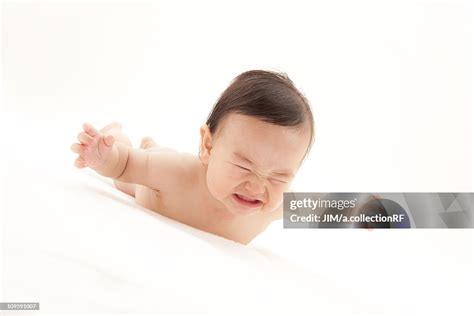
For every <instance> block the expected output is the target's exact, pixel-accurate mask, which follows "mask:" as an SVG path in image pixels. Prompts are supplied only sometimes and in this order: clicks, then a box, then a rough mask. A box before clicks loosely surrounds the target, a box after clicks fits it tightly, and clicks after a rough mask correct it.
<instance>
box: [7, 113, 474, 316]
mask: <svg viewBox="0 0 474 316" xmlns="http://www.w3.org/2000/svg"><path fill="white" fill-rule="evenodd" d="M38 117H43V118H44V116H31V117H30V116H28V117H24V116H23V115H9V116H8V119H5V117H4V121H3V125H2V130H3V131H2V135H3V137H2V138H3V144H5V146H7V147H6V148H10V149H11V150H10V151H9V152H7V151H5V152H4V155H3V159H4V160H5V161H4V163H2V167H3V170H2V171H3V175H2V180H4V181H3V186H4V187H3V189H2V193H3V194H2V200H1V204H0V205H1V208H2V217H1V221H2V230H3V234H2V236H3V241H2V242H3V247H2V271H3V280H2V285H3V293H2V299H1V301H3V302H10V301H11V302H40V312H39V313H38V312H35V315H37V314H40V315H48V314H51V313H60V314H63V315H65V314H69V313H73V312H74V313H83V314H87V315H92V314H105V313H112V314H118V313H130V314H133V315H138V314H140V313H153V314H174V313H186V314H200V313H205V314H220V315H222V314H230V313H232V314H272V313H273V314H275V313H277V314H280V313H283V314H290V313H291V314H321V315H333V314H335V315H356V314H360V315H370V314H373V315H380V314H384V315H392V314H393V315H400V314H402V313H404V312H410V311H414V312H420V313H421V312H430V313H435V312H440V313H444V312H447V311H452V312H453V313H454V314H456V315H461V314H466V315H468V314H470V313H471V312H472V306H470V305H469V304H468V300H467V298H468V297H469V293H471V294H472V282H471V281H472V262H473V261H472V251H470V250H469V249H468V248H466V246H472V240H466V238H472V230H471V233H469V231H468V230H465V231H464V232H462V235H461V234H458V235H457V236H458V237H452V238H457V239H456V240H454V239H451V241H452V242H453V243H450V239H449V238H451V237H449V236H447V233H448V232H447V231H445V232H444V233H445V236H444V237H442V238H438V239H434V238H431V243H430V242H427V243H425V244H422V242H423V236H422V235H421V234H417V232H416V231H412V232H411V235H410V236H408V237H407V235H404V236H402V235H401V234H398V235H396V233H395V232H391V235H390V236H392V237H390V238H389V237H388V235H387V234H385V235H384V234H378V232H371V233H367V232H365V231H364V232H358V233H357V234H356V233H352V234H353V235H352V238H351V239H347V240H344V243H342V242H341V238H340V237H339V239H334V240H332V239H329V238H333V237H335V236H337V235H339V236H348V235H347V234H348V233H349V232H344V233H343V232H341V231H332V232H327V233H325V234H324V235H323V234H322V233H321V235H319V236H320V237H321V239H319V241H318V239H313V241H312V242H306V243H305V239H303V238H306V237H308V236H309V235H308V234H309V233H310V232H309V231H304V232H303V231H298V232H297V231H293V232H292V233H291V235H290V233H289V232H288V233H287V235H286V236H287V237H289V238H285V235H284V234H282V233H281V230H280V229H276V228H275V227H276V226H274V227H273V233H272V232H271V231H272V229H271V230H270V232H269V233H265V234H264V235H263V236H262V237H261V238H259V239H258V240H256V242H255V243H252V244H250V245H249V246H243V245H240V244H237V243H234V242H231V241H228V240H226V239H223V238H220V237H218V236H214V235H211V234H208V233H205V232H202V231H199V230H196V229H193V228H191V227H188V226H185V225H182V224H180V223H177V222H175V221H172V220H169V219H167V218H165V217H163V216H160V215H159V214H156V213H154V212H151V211H149V210H146V209H144V208H142V207H140V206H138V205H137V204H136V203H135V202H134V201H133V199H132V198H131V197H129V196H127V195H126V194H124V193H122V192H120V191H118V190H116V189H115V188H114V187H113V186H112V181H111V180H110V179H105V178H102V177H100V176H98V175H96V174H95V173H94V172H92V171H90V170H78V169H75V168H74V167H73V165H72V162H73V160H74V158H75V157H74V155H73V154H72V153H71V152H69V146H70V144H71V142H72V141H74V138H75V136H76V134H77V133H78V132H79V131H78V130H77V127H78V126H80V124H79V125H78V122H80V120H75V119H71V118H69V119H67V117H68V116H67V115H64V117H62V118H61V119H55V118H54V117H49V118H48V119H44V120H42V119H38ZM19 126H21V127H22V128H18V127H19ZM280 224H281V223H280ZM277 225H278V224H277ZM275 231H278V232H279V233H278V234H274V232H275ZM285 233H286V231H285ZM312 233H314V232H312ZM366 233H367V234H366ZM385 233H387V232H385ZM388 233H390V232H388ZM344 234H345V235H344ZM298 236H299V238H300V239H298ZM303 236H304V237H303ZM312 236H313V238H314V236H315V235H312ZM331 236H332V237H331ZM362 236H363V237H362ZM425 236H429V235H425ZM451 236H453V235H451ZM328 237H329V238H328ZM278 238H279V239H278ZM322 238H326V239H324V240H323V239H322ZM270 239H271V240H273V243H271V242H268V241H269V240H270ZM315 240H316V242H314V241H315ZM443 240H444V243H443V242H442V241H443ZM275 241H278V243H276V242H275ZM306 241H308V239H306ZM425 241H426V237H425ZM280 242H281V243H280ZM298 242H300V244H298ZM460 242H461V244H460ZM357 243H359V244H358V246H356V244H357ZM402 244H403V245H402ZM268 245H273V246H272V247H273V248H271V247H268ZM302 245H304V246H302ZM384 245H386V247H388V248H390V247H391V249H392V250H390V249H389V250H387V249H386V247H384ZM279 246H281V247H282V251H278V248H279ZM420 246H422V247H423V248H419V247H420ZM304 247H306V248H304ZM275 249H277V251H274V250H275ZM285 249H286V252H285ZM275 253H278V255H276V254H275ZM390 253H393V257H392V256H391V255H390ZM285 254H286V255H285ZM290 254H292V255H290ZM282 256H283V257H284V258H283V257H282ZM298 256H299V257H298ZM400 257H402V258H403V259H402V260H400ZM304 258H307V260H304ZM397 258H398V260H400V261H398V262H394V261H393V260H397ZM298 260H299V261H298ZM430 284H434V286H432V285H430ZM436 285H438V286H436ZM447 293H452V295H451V294H447ZM443 298H444V300H443ZM5 314H6V315H9V314H8V313H5ZM10 314H11V315H13V314H14V315H20V313H19V312H11V313H10Z"/></svg>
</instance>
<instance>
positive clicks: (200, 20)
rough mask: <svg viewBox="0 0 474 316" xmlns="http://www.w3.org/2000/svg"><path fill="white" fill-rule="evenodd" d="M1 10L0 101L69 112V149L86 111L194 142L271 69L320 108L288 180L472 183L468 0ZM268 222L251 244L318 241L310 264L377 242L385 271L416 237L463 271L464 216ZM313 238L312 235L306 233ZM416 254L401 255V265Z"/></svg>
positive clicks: (101, 4)
mask: <svg viewBox="0 0 474 316" xmlns="http://www.w3.org/2000/svg"><path fill="white" fill-rule="evenodd" d="M1 21H2V23H1V27H2V65H1V67H2V91H1V92H2V104H1V106H2V116H4V118H8V117H9V116H8V115H15V116H18V115H19V116H25V117H29V118H30V119H34V120H37V122H38V124H35V128H37V127H38V126H41V122H44V124H48V122H51V121H55V122H60V121H61V119H62V118H64V120H65V121H67V122H71V120H72V121H75V122H76V124H75V125H74V126H70V125H68V126H64V129H62V130H58V131H57V132H58V135H51V138H61V139H62V140H64V151H68V150H69V145H70V143H72V142H74V141H75V136H76V134H77V133H78V132H79V130H80V127H81V124H82V122H84V121H88V122H91V123H92V124H95V125H97V126H98V127H101V126H102V125H104V124H106V123H108V122H110V121H120V122H122V124H123V126H124V131H125V132H126V133H127V134H129V135H130V137H131V139H132V142H133V143H134V145H138V143H139V140H140V138H141V137H142V136H145V135H149V136H153V137H154V138H155V139H156V141H157V142H158V143H160V144H162V145H164V146H168V147H173V148H176V149H178V150H181V151H188V152H194V153H197V147H198V140H199V127H200V126H201V124H203V123H204V122H205V120H206V117H207V115H208V113H209V111H210V110H211V108H212V106H213V104H214V103H215V102H216V100H217V98H218V96H219V95H220V93H222V92H223V90H224V89H225V88H226V87H227V86H228V84H229V83H230V81H231V80H232V79H233V78H234V77H235V76H237V75H238V74H239V73H241V72H243V71H246V70H250V69H268V70H279V71H284V72H286V73H287V74H288V75H289V76H290V78H291V79H292V80H293V81H294V83H295V85H296V86H297V87H298V88H299V89H300V90H301V91H302V92H303V93H304V94H305V95H306V96H307V97H308V99H309V100H310V102H311V104H312V107H313V111H314V116H315V121H316V142H315V145H314V148H313V151H312V153H311V155H310V156H309V157H308V159H307V161H306V162H305V164H304V165H303V167H302V169H301V170H300V173H299V174H298V176H297V178H296V180H295V182H294V186H293V189H294V190H299V191H315V192H317V191H323V192H338V191H339V192H341V191H349V192H357V191H360V192H365V191H369V192H371V191H372V192H384V191H385V192H387V191H404V192H443V191H447V192H463V191H472V190H473V187H474V183H473V179H474V176H473V167H472V161H473V156H472V148H473V135H472V101H473V87H472V86H473V78H472V73H473V72H472V70H473V69H472V67H473V63H472V56H473V49H472V43H473V4H472V2H471V1H300V0H293V1H274V0H272V1H244V0H241V1H235V2H224V1H141V2H139V3H135V2H123V1H121V2H120V3H115V2H114V1H82V2H55V3H42V2H40V1H28V2H24V1H9V2H6V1H4V2H3V5H2V16H1ZM15 113H16V114H15ZM16 128H17V129H16V130H15V131H11V130H8V131H6V130H4V131H3V137H8V138H13V139H15V137H18V142H19V146H31V148H32V152H35V150H41V148H43V146H42V145H43V142H47V140H45V139H37V138H35V130H34V129H32V128H30V127H29V126H16ZM20 135H22V136H21V137H20ZM69 139H70V142H69V141H68V140H69ZM20 140H21V142H20ZM25 142H26V143H25ZM67 155H69V156H67V157H70V161H67V163H70V165H71V168H73V167H72V166H73V165H72V164H73V161H74V159H75V157H74V155H73V154H72V153H70V154H67ZM65 157H66V155H65ZM32 159H45V160H47V159H49V158H48V154H47V152H46V153H44V152H43V153H42V154H41V155H33V154H32ZM7 185H8V184H7ZM277 230H278V231H280V227H272V228H271V229H270V230H269V232H267V233H265V234H264V235H262V236H261V237H260V239H259V240H257V244H260V245H265V246H269V247H273V249H279V251H280V252H281V253H284V254H286V255H288V256H295V258H297V259H298V260H301V263H302V264H303V265H304V264H305V262H306V261H304V260H306V259H307V258H311V260H312V261H311V264H313V263H314V262H315V261H317V259H318V258H319V256H321V257H324V259H325V261H324V262H321V265H320V266H319V267H318V268H319V269H324V268H325V267H329V266H332V265H336V266H340V267H347V265H348V264H349V263H348V262H347V257H348V256H349V257H352V258H357V257H358V254H359V253H361V251H362V253H364V254H365V257H364V258H363V259H359V260H354V261H353V262H350V267H352V268H353V269H354V270H357V269H364V268H365V269H367V267H368V266H370V265H371V264H372V263H374V261H375V262H377V260H376V259H377V258H380V256H385V258H386V259H387V260H388V261H386V262H385V266H380V265H378V264H375V265H374V267H373V269H375V270H372V271H379V272H383V271H386V269H387V262H388V263H389V264H390V263H392V264H393V267H395V266H397V265H400V264H401V262H405V260H408V261H409V260H410V259H409V258H410V257H409V256H411V255H413V254H415V253H417V254H418V255H419V258H423V256H426V262H423V260H421V261H417V262H416V263H413V264H414V266H415V267H418V268H420V269H428V270H429V269H430V268H427V266H428V265H430V264H431V263H433V261H435V262H436V264H438V265H439V266H437V267H447V269H449V270H452V271H453V272H452V273H454V275H455V276H456V279H459V278H461V279H462V278H464V277H466V276H467V277H470V278H472V266H471V268H470V269H469V268H468V264H472V262H473V251H472V247H473V241H472V238H473V233H472V230H468V231H422V230H418V231H409V232H403V233H399V232H396V233H395V232H378V231H377V232H366V231H362V232H361V231H357V232H355V231H344V232H343V231H331V232H315V231H291V232H290V231H285V232H284V234H283V235H282V234H280V235H278V234H276V233H275V232H276V231H277ZM395 234H398V235H397V236H396V238H395V239H394V238H393V236H394V235H395ZM374 236H377V237H376V238H377V239H374ZM309 240H310V241H311V242H309ZM322 240H323V241H322ZM303 241H305V242H306V243H303V244H302V242H303ZM296 242H298V243H299V245H302V246H300V247H295V246H294V245H295V243H296ZM309 244H311V245H315V244H316V245H317V250H314V251H312V250H313V249H309V250H308V249H307V248H306V249H302V248H304V247H306V246H307V245H309ZM315 248H316V246H315ZM335 249H336V250H335ZM298 250H299V252H298ZM420 251H421V254H420ZM367 254H369V255H367ZM372 254H373V256H372ZM328 256H334V257H333V258H334V260H328ZM329 258H330V257H329ZM456 262H462V264H461V265H460V266H459V265H457V264H456ZM307 265H309V264H307ZM389 267H392V266H389ZM435 267H436V266H435ZM412 268H413V265H410V264H406V263H404V264H402V270H401V271H399V272H398V273H399V276H400V277H402V276H403V275H406V273H407V271H408V270H409V269H412ZM431 269H433V270H432V271H433V272H434V271H435V270H436V268H433V267H431ZM429 271H431V270H429ZM394 273H395V276H396V275H397V274H396V272H394ZM465 273H470V274H468V275H466V274H465ZM346 277H348V278H349V279H351V278H353V280H354V282H360V281H361V280H363V276H357V275H352V276H346ZM425 277H426V279H424V280H422V281H426V282H428V281H430V279H429V277H428V274H426V275H425ZM443 278H444V279H443V280H445V281H446V282H447V283H446V284H448V283H449V284H451V285H453V286H456V285H458V286H459V284H457V283H456V282H455V281H450V280H453V279H452V278H451V277H450V276H449V275H444V276H443ZM400 286H401V285H400ZM462 286H465V284H464V285H462ZM462 286H461V288H462ZM458 288H459V287H458ZM462 289H464V290H467V288H462ZM470 289H471V290H472V287H471V288H470ZM430 290H433V289H430V288H429V287H428V286H427V288H426V291H428V292H429V291H430ZM414 294H415V293H414ZM414 300H415V298H414Z"/></svg>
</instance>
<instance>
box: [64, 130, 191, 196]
mask: <svg viewBox="0 0 474 316" xmlns="http://www.w3.org/2000/svg"><path fill="white" fill-rule="evenodd" d="M83 129H84V131H83V132H81V133H79V135H78V139H79V141H80V144H77V143H75V144H73V145H72V146H71V150H72V151H73V152H75V153H77V154H79V157H78V158H77V159H76V161H75V163H74V164H75V166H76V167H78V168H85V167H89V168H91V169H93V170H95V171H96V172H97V173H99V174H101V175H103V176H105V177H109V178H112V179H115V180H118V181H121V182H126V183H136V184H141V185H145V186H147V187H149V188H152V189H155V190H160V189H162V188H163V187H164V186H166V185H171V184H172V183H174V182H175V181H176V179H182V177H183V176H186V175H187V174H188V172H187V170H186V169H187V167H186V166H189V164H188V163H186V160H187V158H186V156H184V155H183V154H181V153H179V152H173V151H166V152H160V151H157V152H150V151H145V150H143V149H139V148H132V147H128V146H126V145H123V144H121V143H116V142H115V139H114V137H113V136H111V135H108V136H104V135H102V134H101V133H100V132H99V131H97V130H96V129H95V128H94V127H93V126H92V125H90V124H87V123H84V124H83Z"/></svg>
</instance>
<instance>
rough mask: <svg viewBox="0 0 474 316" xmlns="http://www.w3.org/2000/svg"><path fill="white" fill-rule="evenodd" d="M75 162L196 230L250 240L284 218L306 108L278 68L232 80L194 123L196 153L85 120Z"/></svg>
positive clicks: (310, 127)
mask: <svg viewBox="0 0 474 316" xmlns="http://www.w3.org/2000/svg"><path fill="white" fill-rule="evenodd" d="M82 127H83V131H82V132H80V133H79V135H78V140H79V143H74V144H72V146H71V150H72V151H73V152H74V153H76V154H78V155H79V156H78V158H77V159H76V161H75V162H74V164H75V166H76V167H77V168H85V167H89V168H91V169H93V170H95V171H96V172H97V173H99V174H100V175H102V176H104V177H109V178H112V179H113V181H114V183H115V186H116V187H117V188H118V189H119V190H121V191H123V192H125V193H127V194H129V195H131V196H133V197H134V198H135V201H136V202H137V203H138V204H140V205H142V206H144V207H146V208H148V209H150V210H153V211H155V212H157V213H159V214H161V215H163V216H166V217H168V218H171V219H174V220H176V221H179V222H181V223H184V224H186V225H189V226H192V227H194V228H197V229H200V230H203V231H206V232H209V233H212V234H215V235H219V236H221V237H224V238H227V239H230V240H233V241H235V242H238V243H241V244H248V243H249V242H250V241H252V240H253V239H254V238H255V237H256V236H257V235H259V234H260V233H261V232H263V231H264V230H265V229H266V228H267V227H268V225H269V224H271V223H272V222H273V221H275V220H278V219H281V218H282V217H283V192H285V191H288V190H289V187H290V184H291V182H292V180H293V178H294V177H295V175H296V173H297V172H298V170H299V168H300V166H301V163H302V162H303V160H304V159H305V157H306V156H307V154H308V152H309V150H310V148H311V146H312V144H313V142H314V122H313V115H312V112H311V107H310V105H309V102H308V100H307V99H306V98H305V97H304V95H303V94H302V93H301V92H299V91H298V89H297V88H296V87H295V86H294V84H293V82H292V81H291V80H290V79H289V78H288V76H287V75H286V74H284V73H277V72H272V71H264V70H251V71H247V72H244V73H242V74H240V75H239V76H237V77H236V78H234V80H233V81H232V82H231V84H230V85H229V87H228V88H227V89H226V90H225V91H224V92H223V93H222V94H221V96H220V98H219V99H218V101H217V103H216V104H215V105H214V107H213V109H212V111H211V113H210V114H209V116H208V118H207V121H206V123H205V124H204V125H202V126H201V128H200V147H199V154H198V155H197V156H196V155H192V154H187V153H182V152H178V151H175V150H172V149H169V148H164V147H160V146H159V145H158V144H156V143H155V142H154V141H153V139H151V138H149V137H145V138H143V139H142V142H141V145H140V147H139V148H133V147H132V144H131V142H130V140H129V139H128V137H127V136H126V135H125V134H124V133H123V131H122V127H121V125H120V124H119V123H115V122H114V123H111V124H108V125H107V126H105V127H103V128H102V129H100V130H97V129H96V128H94V127H93V126H92V125H91V124H88V123H84V124H83V126H82Z"/></svg>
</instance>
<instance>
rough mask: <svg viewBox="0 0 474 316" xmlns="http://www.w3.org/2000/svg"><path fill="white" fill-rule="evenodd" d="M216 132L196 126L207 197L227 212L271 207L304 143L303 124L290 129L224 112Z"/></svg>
mask: <svg viewBox="0 0 474 316" xmlns="http://www.w3.org/2000/svg"><path fill="white" fill-rule="evenodd" d="M216 134H217V135H211V134H210V131H209V129H208V128H207V125H204V126H203V127H202V128H201V161H202V162H203V163H204V164H205V165H207V186H208V190H209V192H210V193H211V194H212V196H213V197H214V198H215V199H217V200H218V201H220V202H221V203H222V204H224V205H225V206H226V208H227V209H228V210H229V211H230V212H232V213H233V214H238V215H246V214H250V213H253V212H257V211H261V212H271V211H275V210H277V209H278V207H279V206H280V205H281V203H282V202H283V192H284V191H286V190H287V189H288V187H289V185H290V183H291V181H292V180H293V178H294V176H295V174H296V172H297V171H298V168H299V166H300V164H301V161H302V159H303V157H304V154H305V152H306V149H307V147H308V144H309V140H310V131H309V128H305V129H303V130H302V131H296V130H294V129H292V128H289V127H284V126H277V125H273V124H270V123H266V122H263V121H261V120H258V119H256V118H254V117H250V116H245V115H241V114H230V115H228V116H226V117H225V118H224V120H223V121H222V122H221V125H220V126H219V128H218V131H217V133H216Z"/></svg>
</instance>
